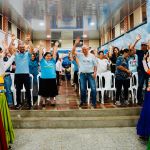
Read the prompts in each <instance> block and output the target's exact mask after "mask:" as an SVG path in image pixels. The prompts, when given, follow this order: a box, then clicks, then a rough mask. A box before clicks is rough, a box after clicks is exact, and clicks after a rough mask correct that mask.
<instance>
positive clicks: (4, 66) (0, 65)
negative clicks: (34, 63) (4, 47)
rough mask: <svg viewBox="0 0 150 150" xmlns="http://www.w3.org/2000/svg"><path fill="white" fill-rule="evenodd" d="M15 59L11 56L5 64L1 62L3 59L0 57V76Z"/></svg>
mask: <svg viewBox="0 0 150 150" xmlns="http://www.w3.org/2000/svg"><path fill="white" fill-rule="evenodd" d="M14 59H15V55H12V56H11V57H10V58H9V60H8V61H7V62H4V61H3V57H2V56H1V57H0V76H1V75H3V74H4V73H5V71H6V70H7V69H8V68H9V67H10V66H11V64H12V63H13V61H14Z"/></svg>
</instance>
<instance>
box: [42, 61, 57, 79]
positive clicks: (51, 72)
mask: <svg viewBox="0 0 150 150" xmlns="http://www.w3.org/2000/svg"><path fill="white" fill-rule="evenodd" d="M40 67H41V78H42V79H53V78H56V60H55V59H53V58H52V59H51V60H49V61H47V60H45V59H44V58H43V59H41V61H40Z"/></svg>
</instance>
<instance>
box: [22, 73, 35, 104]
mask: <svg viewBox="0 0 150 150" xmlns="http://www.w3.org/2000/svg"><path fill="white" fill-rule="evenodd" d="M30 79H31V81H30V83H31V88H30V93H31V105H32V106H33V75H32V74H30ZM21 92H22V93H23V96H24V99H25V92H26V89H25V87H24V85H23V89H22V90H21Z"/></svg>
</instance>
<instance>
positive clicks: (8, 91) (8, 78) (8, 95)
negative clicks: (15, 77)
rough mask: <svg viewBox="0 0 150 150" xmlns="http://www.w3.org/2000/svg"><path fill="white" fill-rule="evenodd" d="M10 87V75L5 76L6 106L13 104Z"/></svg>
mask: <svg viewBox="0 0 150 150" xmlns="http://www.w3.org/2000/svg"><path fill="white" fill-rule="evenodd" d="M11 85H12V80H11V76H10V75H7V76H5V78H4V87H5V89H6V97H7V102H8V105H12V104H13V98H12V91H11Z"/></svg>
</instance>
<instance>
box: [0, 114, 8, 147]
mask: <svg viewBox="0 0 150 150" xmlns="http://www.w3.org/2000/svg"><path fill="white" fill-rule="evenodd" d="M7 149H8V148H7V142H6V135H5V129H4V126H3V121H2V116H1V112H0V150H7Z"/></svg>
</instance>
